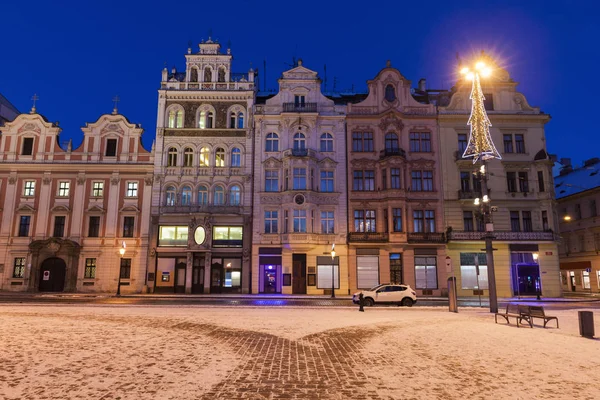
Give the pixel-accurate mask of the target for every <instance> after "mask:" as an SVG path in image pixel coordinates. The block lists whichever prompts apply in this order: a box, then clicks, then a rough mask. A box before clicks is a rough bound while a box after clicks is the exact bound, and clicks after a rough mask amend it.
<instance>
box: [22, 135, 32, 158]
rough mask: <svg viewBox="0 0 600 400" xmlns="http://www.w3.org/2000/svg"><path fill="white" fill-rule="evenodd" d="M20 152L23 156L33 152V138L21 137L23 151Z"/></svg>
mask: <svg viewBox="0 0 600 400" xmlns="http://www.w3.org/2000/svg"><path fill="white" fill-rule="evenodd" d="M21 154H22V155H24V156H30V155H32V154H33V138H24V139H23V152H22V153H21Z"/></svg>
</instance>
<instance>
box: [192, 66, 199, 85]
mask: <svg viewBox="0 0 600 400" xmlns="http://www.w3.org/2000/svg"><path fill="white" fill-rule="evenodd" d="M190 82H198V69H197V68H192V69H190Z"/></svg>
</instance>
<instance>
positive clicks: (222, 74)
mask: <svg viewBox="0 0 600 400" xmlns="http://www.w3.org/2000/svg"><path fill="white" fill-rule="evenodd" d="M217 80H218V81H219V82H225V68H223V67H221V68H219V76H218V77H217Z"/></svg>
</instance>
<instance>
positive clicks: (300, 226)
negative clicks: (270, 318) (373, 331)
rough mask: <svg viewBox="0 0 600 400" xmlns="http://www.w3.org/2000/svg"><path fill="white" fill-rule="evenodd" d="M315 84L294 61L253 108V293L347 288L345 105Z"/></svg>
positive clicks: (341, 291) (316, 79) (314, 78)
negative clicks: (271, 91)
mask: <svg viewBox="0 0 600 400" xmlns="http://www.w3.org/2000/svg"><path fill="white" fill-rule="evenodd" d="M320 85H321V80H320V79H319V77H318V76H317V73H316V72H314V71H311V70H309V69H307V68H306V67H304V66H303V65H302V61H299V63H298V66H297V67H295V68H293V69H291V70H289V71H285V72H284V73H283V75H282V77H281V78H280V79H279V92H278V93H277V94H276V95H275V96H273V97H272V98H268V99H266V100H264V102H263V101H262V100H261V99H259V100H260V102H261V104H257V106H256V114H255V136H256V137H255V147H256V153H255V162H254V179H255V191H254V218H253V231H252V234H253V236H252V292H253V293H286V294H288V293H289V294H291V293H293V294H324V293H331V291H332V290H334V291H335V293H339V294H344V295H347V294H348V290H349V281H348V279H349V278H348V261H347V257H346V254H347V249H346V233H347V226H346V179H345V175H346V172H345V171H346V159H345V148H346V141H345V133H344V132H345V129H344V119H345V106H344V105H336V104H335V102H334V101H333V100H331V99H329V98H327V97H325V96H324V95H323V94H322V93H321V88H320ZM334 245H335V247H334ZM332 248H334V251H335V252H336V254H337V255H335V256H332V253H331V250H332Z"/></svg>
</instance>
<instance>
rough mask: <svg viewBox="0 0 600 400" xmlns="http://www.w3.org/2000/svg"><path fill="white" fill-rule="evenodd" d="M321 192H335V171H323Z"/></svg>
mask: <svg viewBox="0 0 600 400" xmlns="http://www.w3.org/2000/svg"><path fill="white" fill-rule="evenodd" d="M320 186H321V192H328V193H331V192H333V171H321V185H320Z"/></svg>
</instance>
